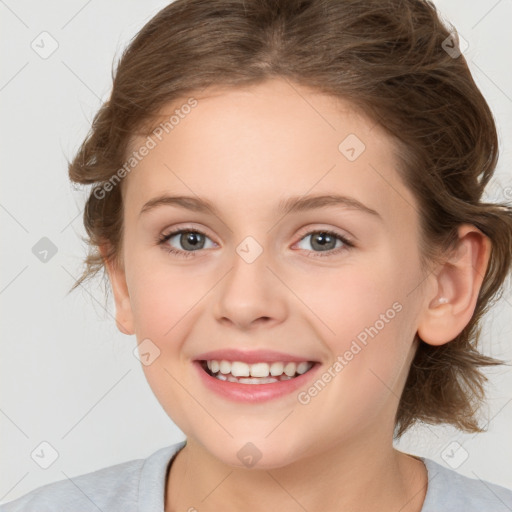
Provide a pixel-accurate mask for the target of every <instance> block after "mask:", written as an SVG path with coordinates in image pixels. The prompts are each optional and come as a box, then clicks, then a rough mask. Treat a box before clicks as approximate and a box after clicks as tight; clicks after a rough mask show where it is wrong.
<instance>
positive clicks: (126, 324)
mask: <svg viewBox="0 0 512 512" xmlns="http://www.w3.org/2000/svg"><path fill="white" fill-rule="evenodd" d="M107 248H108V246H107V245H103V246H100V248H99V250H100V253H101V256H102V258H103V262H104V264H105V268H106V270H107V274H108V277H109V281H110V284H111V286H112V292H113V294H114V302H115V306H116V315H115V317H116V325H117V328H118V329H119V331H121V332H122V333H123V334H127V335H132V334H135V330H134V328H133V315H132V309H131V302H130V295H129V293H128V286H127V284H126V275H125V271H124V269H123V268H121V267H120V266H119V265H117V264H116V263H115V262H114V261H113V260H112V259H109V258H108V257H107V254H108V250H107Z"/></svg>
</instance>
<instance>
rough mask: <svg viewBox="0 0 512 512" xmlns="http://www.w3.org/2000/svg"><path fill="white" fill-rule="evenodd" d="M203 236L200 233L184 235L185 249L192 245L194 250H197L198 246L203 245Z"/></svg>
mask: <svg viewBox="0 0 512 512" xmlns="http://www.w3.org/2000/svg"><path fill="white" fill-rule="evenodd" d="M201 236H202V235H201V234H200V233H187V234H184V235H182V237H184V240H185V243H183V247H187V244H190V245H191V248H192V249H197V246H198V244H200V243H201Z"/></svg>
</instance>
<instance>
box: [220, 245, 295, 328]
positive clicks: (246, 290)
mask: <svg viewBox="0 0 512 512" xmlns="http://www.w3.org/2000/svg"><path fill="white" fill-rule="evenodd" d="M269 255H270V252H269V250H268V248H265V247H263V244H262V243H260V242H259V241H257V240H256V238H255V237H253V236H246V237H245V238H244V239H243V240H242V242H240V243H239V244H238V245H237V246H236V247H235V254H234V255H233V258H232V260H231V261H232V266H231V269H230V271H229V272H228V274H227V276H226V277H225V279H224V280H223V283H222V284H221V286H220V288H221V289H220V292H219V294H218V295H217V301H216V305H215V314H216V317H217V319H221V318H228V319H230V320H231V321H232V322H233V323H235V324H238V325H239V326H242V325H245V326H248V325H249V324H250V323H251V322H253V321H255V320H257V319H259V318H262V317H264V318H266V319H271V318H272V319H277V318H279V317H282V315H283V314H284V312H285V306H284V300H285V297H284V295H283V290H282V286H281V285H280V283H279V280H278V279H276V277H275V276H274V275H273V272H271V271H270V270H269V268H268V267H269V266H270V267H272V263H271V261H270V259H269Z"/></svg>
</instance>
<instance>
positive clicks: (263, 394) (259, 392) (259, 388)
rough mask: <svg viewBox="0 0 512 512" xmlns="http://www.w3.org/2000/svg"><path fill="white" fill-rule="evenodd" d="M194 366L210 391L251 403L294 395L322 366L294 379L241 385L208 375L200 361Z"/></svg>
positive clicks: (318, 365) (317, 365)
mask: <svg viewBox="0 0 512 512" xmlns="http://www.w3.org/2000/svg"><path fill="white" fill-rule="evenodd" d="M193 364H194V366H195V367H196V368H197V371H198V372H199V377H200V379H201V381H202V382H203V383H204V385H205V386H206V387H207V388H208V389H211V390H212V391H213V392H215V393H217V394H219V395H221V396H223V397H225V398H228V399H230V400H234V401H235V402H250V403H258V402H266V401H267V400H275V399H276V398H281V397H283V396H285V395H289V394H290V393H293V392H294V391H296V390H297V389H299V388H300V387H301V386H304V385H305V384H306V383H307V382H308V381H309V380H311V379H312V378H313V377H314V375H315V374H316V373H317V371H318V369H319V367H320V364H318V363H315V364H314V365H313V367H312V368H311V369H310V370H309V371H307V372H306V373H303V374H302V375H299V376H298V377H295V378H293V379H288V380H283V381H280V382H272V383H270V384H240V383H239V382H229V381H227V380H219V379H217V378H216V377H212V376H211V375H209V374H208V373H206V371H205V370H204V369H203V367H202V365H201V363H200V362H199V361H194V362H193Z"/></svg>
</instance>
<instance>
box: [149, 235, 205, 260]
mask: <svg viewBox="0 0 512 512" xmlns="http://www.w3.org/2000/svg"><path fill="white" fill-rule="evenodd" d="M173 238H177V240H178V243H179V244H180V245H181V246H182V247H183V248H184V249H185V250H184V251H182V250H179V249H175V248H174V247H172V246H170V245H169V244H168V243H167V242H170V241H171V240H172V239H173ZM205 238H208V236H207V235H206V234H205V233H203V232H202V231H199V230H197V229H186V228H184V229H178V230H175V231H171V232H170V233H167V234H165V235H162V236H161V237H159V239H158V244H159V245H161V246H162V248H163V249H164V250H165V251H167V252H169V253H172V254H176V256H181V257H183V258H191V257H194V256H195V254H194V252H197V250H200V249H204V243H205V240H204V239H205ZM214 245H215V244H214ZM189 249H191V250H189Z"/></svg>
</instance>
